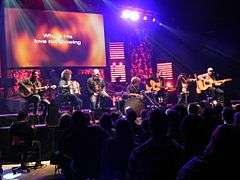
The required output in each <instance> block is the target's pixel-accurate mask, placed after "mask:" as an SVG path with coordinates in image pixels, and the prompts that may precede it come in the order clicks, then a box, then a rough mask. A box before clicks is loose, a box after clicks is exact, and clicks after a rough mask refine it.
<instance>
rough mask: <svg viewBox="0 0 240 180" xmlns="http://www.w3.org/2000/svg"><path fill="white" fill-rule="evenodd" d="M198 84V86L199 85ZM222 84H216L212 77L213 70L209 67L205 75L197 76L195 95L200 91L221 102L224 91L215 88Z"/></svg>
mask: <svg viewBox="0 0 240 180" xmlns="http://www.w3.org/2000/svg"><path fill="white" fill-rule="evenodd" d="M199 82H200V84H199ZM222 83H223V81H222V82H218V81H217V80H216V78H215V76H214V70H213V68H211V67H209V68H208V69H207V73H205V74H201V75H198V81H197V91H198V90H199V91H198V92H197V93H201V91H203V92H205V93H207V95H208V96H210V97H212V98H214V99H217V100H221V101H223V94H224V91H223V90H222V89H220V88H218V87H217V86H219V85H221V84H222Z"/></svg>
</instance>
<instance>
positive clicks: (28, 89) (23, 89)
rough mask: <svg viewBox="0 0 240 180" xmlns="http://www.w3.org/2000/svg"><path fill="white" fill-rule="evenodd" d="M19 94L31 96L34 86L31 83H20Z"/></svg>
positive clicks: (25, 96)
mask: <svg viewBox="0 0 240 180" xmlns="http://www.w3.org/2000/svg"><path fill="white" fill-rule="evenodd" d="M18 94H19V96H21V97H23V98H27V97H30V96H31V95H32V94H33V86H31V85H24V86H22V85H20V86H19V89H18Z"/></svg>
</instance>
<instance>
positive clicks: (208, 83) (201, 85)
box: [196, 78, 232, 94]
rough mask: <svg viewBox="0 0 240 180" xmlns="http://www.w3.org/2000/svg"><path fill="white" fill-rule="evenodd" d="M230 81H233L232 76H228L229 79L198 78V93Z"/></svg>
mask: <svg viewBox="0 0 240 180" xmlns="http://www.w3.org/2000/svg"><path fill="white" fill-rule="evenodd" d="M228 81H232V79H231V78H228V79H222V80H213V79H211V80H202V79H198V80H197V81H196V83H197V89H196V91H197V93H198V94H200V93H201V92H202V91H205V90H207V89H208V88H210V87H214V86H220V85H222V84H223V83H225V82H228Z"/></svg>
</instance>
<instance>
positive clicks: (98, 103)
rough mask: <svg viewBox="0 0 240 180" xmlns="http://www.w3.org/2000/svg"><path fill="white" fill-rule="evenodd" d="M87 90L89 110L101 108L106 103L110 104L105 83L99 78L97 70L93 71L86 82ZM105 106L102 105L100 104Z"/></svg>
mask: <svg viewBox="0 0 240 180" xmlns="http://www.w3.org/2000/svg"><path fill="white" fill-rule="evenodd" d="M87 88H88V92H89V93H90V96H91V97H90V101H91V108H92V109H94V110H95V109H98V108H103V106H104V105H106V104H107V103H108V102H110V101H111V100H110V96H109V95H108V93H107V92H106V84H105V81H104V80H103V79H102V78H101V77H100V72H99V69H94V70H93V74H92V77H90V78H89V79H88V80H87ZM103 100H104V102H105V104H102V102H103Z"/></svg>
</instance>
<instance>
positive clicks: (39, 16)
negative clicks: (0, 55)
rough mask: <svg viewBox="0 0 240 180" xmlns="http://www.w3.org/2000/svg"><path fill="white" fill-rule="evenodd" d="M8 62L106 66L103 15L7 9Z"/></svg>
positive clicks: (30, 65)
mask: <svg viewBox="0 0 240 180" xmlns="http://www.w3.org/2000/svg"><path fill="white" fill-rule="evenodd" d="M4 19H5V20H4V22H5V39H6V61H7V66H8V67H9V68H19V67H49V66H75V67H103V66H105V65H106V55H105V39H104V26H103V17H102V15H100V14H90V13H76V12H62V11H41V10H28V9H15V8H5V9H4Z"/></svg>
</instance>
